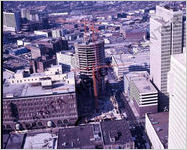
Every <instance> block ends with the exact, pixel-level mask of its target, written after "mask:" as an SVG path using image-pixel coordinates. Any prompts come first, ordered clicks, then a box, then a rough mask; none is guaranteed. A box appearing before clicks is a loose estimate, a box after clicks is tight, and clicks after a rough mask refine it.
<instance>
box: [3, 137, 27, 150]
mask: <svg viewBox="0 0 187 150" xmlns="http://www.w3.org/2000/svg"><path fill="white" fill-rule="evenodd" d="M24 139H25V134H10V136H9V138H8V142H7V145H6V149H22V148H23V144H24Z"/></svg>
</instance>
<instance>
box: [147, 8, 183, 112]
mask: <svg viewBox="0 0 187 150" xmlns="http://www.w3.org/2000/svg"><path fill="white" fill-rule="evenodd" d="M181 52H182V11H180V10H176V9H174V8H171V7H169V6H157V7H156V13H155V14H153V15H152V16H151V18H150V75H151V79H152V81H153V83H154V84H155V85H156V87H157V89H158V90H159V110H161V111H162V110H163V109H164V108H168V106H169V98H168V96H169V94H168V92H167V73H168V71H169V70H170V58H171V54H178V53H181Z"/></svg>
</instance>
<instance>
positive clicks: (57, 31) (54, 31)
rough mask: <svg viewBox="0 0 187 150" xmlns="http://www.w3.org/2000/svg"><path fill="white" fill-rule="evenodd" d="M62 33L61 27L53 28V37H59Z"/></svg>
mask: <svg viewBox="0 0 187 150" xmlns="http://www.w3.org/2000/svg"><path fill="white" fill-rule="evenodd" d="M61 35H62V33H61V30H60V29H54V30H52V37H53V38H59V37H61Z"/></svg>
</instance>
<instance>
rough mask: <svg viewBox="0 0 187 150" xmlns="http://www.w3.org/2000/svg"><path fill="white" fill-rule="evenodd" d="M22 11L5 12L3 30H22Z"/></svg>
mask: <svg viewBox="0 0 187 150" xmlns="http://www.w3.org/2000/svg"><path fill="white" fill-rule="evenodd" d="M20 25H21V20H20V13H18V12H15V13H12V12H3V30H4V31H14V32H17V31H20Z"/></svg>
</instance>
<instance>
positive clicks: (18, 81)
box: [3, 66, 78, 131]
mask: <svg viewBox="0 0 187 150" xmlns="http://www.w3.org/2000/svg"><path fill="white" fill-rule="evenodd" d="M60 67H61V66H54V67H53V68H51V69H48V70H47V71H45V72H44V73H35V74H29V73H28V72H24V71H19V72H17V73H16V74H15V75H14V76H13V77H12V78H10V79H8V80H7V82H5V83H4V84H3V129H4V130H10V131H12V130H25V129H28V130H29V129H38V128H45V127H55V126H59V127H60V126H67V125H74V124H75V122H76V120H77V118H78V113H77V102H76V93H75V78H74V73H73V72H70V73H67V74H62V69H60Z"/></svg>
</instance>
